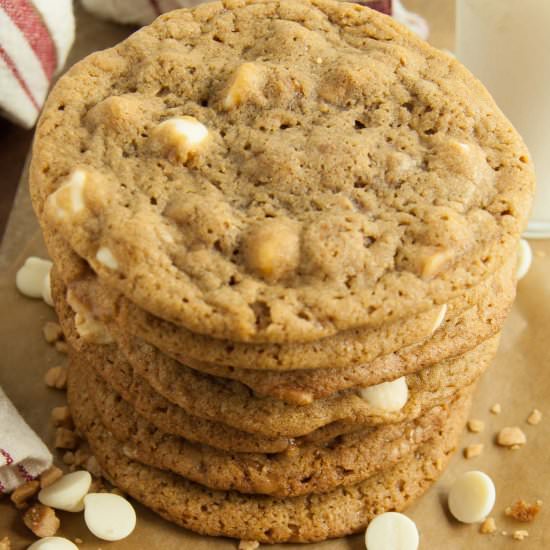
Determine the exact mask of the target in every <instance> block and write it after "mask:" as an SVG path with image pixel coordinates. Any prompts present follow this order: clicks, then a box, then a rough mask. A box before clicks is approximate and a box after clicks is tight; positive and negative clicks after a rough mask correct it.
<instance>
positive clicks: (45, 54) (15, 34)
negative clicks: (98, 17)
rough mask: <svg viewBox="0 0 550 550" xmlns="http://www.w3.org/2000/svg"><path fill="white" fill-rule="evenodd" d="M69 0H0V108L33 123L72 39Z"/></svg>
mask: <svg viewBox="0 0 550 550" xmlns="http://www.w3.org/2000/svg"><path fill="white" fill-rule="evenodd" d="M74 30H75V24H74V16H73V5H72V0H0V112H1V114H2V115H3V116H5V117H6V118H9V119H11V120H13V121H14V122H16V123H17V124H20V125H21V126H24V127H26V128H31V127H32V126H34V123H35V122H36V119H37V117H38V114H39V113H40V109H41V108H42V105H43V103H44V100H45V99H46V95H47V93H48V89H49V87H50V82H51V80H52V78H53V76H54V75H55V74H56V73H57V72H58V71H59V70H60V69H61V68H62V67H63V65H64V64H65V60H66V59H67V54H68V53H69V50H70V48H71V46H72V43H73V40H74Z"/></svg>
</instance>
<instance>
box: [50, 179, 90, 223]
mask: <svg viewBox="0 0 550 550" xmlns="http://www.w3.org/2000/svg"><path fill="white" fill-rule="evenodd" d="M86 179H87V174H86V172H85V171H84V170H80V169H78V170H75V171H74V172H73V173H72V174H71V175H70V176H69V177H68V179H67V181H66V182H65V183H63V184H62V185H61V186H60V187H59V188H58V189H57V190H56V191H54V192H53V193H52V194H51V195H50V196H49V197H48V199H47V201H46V208H47V209H48V212H50V213H51V214H52V215H53V216H54V217H56V218H57V219H66V218H68V217H70V216H74V215H76V214H78V213H79V212H81V211H82V210H84V208H85V203H84V186H85V185H86Z"/></svg>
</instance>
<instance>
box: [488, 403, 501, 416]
mask: <svg viewBox="0 0 550 550" xmlns="http://www.w3.org/2000/svg"><path fill="white" fill-rule="evenodd" d="M489 410H490V411H491V413H493V414H500V413H501V412H502V407H501V406H500V403H495V404H494V405H493V406H492V407H491V408H490V409H489Z"/></svg>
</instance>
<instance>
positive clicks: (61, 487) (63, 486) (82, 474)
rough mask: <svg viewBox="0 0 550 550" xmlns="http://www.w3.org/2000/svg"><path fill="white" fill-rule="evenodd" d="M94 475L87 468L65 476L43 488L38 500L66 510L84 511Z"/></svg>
mask: <svg viewBox="0 0 550 550" xmlns="http://www.w3.org/2000/svg"><path fill="white" fill-rule="evenodd" d="M91 484H92V476H91V475H90V474H89V472H86V471H85V470H79V471H78V472H73V473H71V474H67V475H65V476H63V477H62V478H61V479H59V480H58V481H56V482H55V483H53V484H52V485H50V486H49V487H46V488H45V489H42V490H41V491H40V493H38V500H39V501H40V502H41V503H42V504H44V505H46V506H51V507H52V508H56V509H58V510H65V511H66V512H82V510H84V500H83V499H84V497H85V496H86V493H87V492H88V491H89V490H90V485H91Z"/></svg>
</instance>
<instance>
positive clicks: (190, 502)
mask: <svg viewBox="0 0 550 550" xmlns="http://www.w3.org/2000/svg"><path fill="white" fill-rule="evenodd" d="M72 375H73V371H72V369H71V370H70V372H69V386H68V398H69V404H70V407H71V411H72V414H73V418H74V420H75V424H76V426H77V428H78V429H79V431H80V432H81V433H82V434H83V435H84V436H85V437H86V438H87V439H88V442H89V443H90V446H91V450H92V452H93V454H94V456H95V457H96V458H97V460H98V462H99V463H100V465H101V468H102V470H103V471H104V472H105V474H106V475H107V476H108V478H109V479H110V480H111V481H112V482H113V483H114V484H115V485H116V486H118V487H119V488H120V489H122V490H123V491H124V492H125V493H127V494H129V495H130V496H132V497H133V498H135V499H136V500H138V501H140V502H141V503H143V504H144V505H145V506H147V507H148V508H151V509H152V510H154V511H155V512H157V513H158V514H160V515H161V516H162V517H164V518H165V519H167V520H169V521H172V522H174V523H177V524H178V525H180V526H182V527H185V528H187V529H191V530H193V531H195V532H197V533H200V534H203V535H213V536H226V537H232V538H237V539H244V540H257V541H260V542H265V543H276V542H319V541H322V540H325V539H328V538H336V537H341V536H345V535H348V534H352V533H356V532H359V531H362V530H364V528H365V527H366V525H367V524H368V522H369V521H370V520H371V519H373V518H374V517H375V516H376V515H378V514H380V513H382V512H385V511H389V510H397V511H398V510H402V509H404V508H405V507H407V506H408V505H410V504H411V503H412V502H414V500H415V499H416V498H418V497H419V496H420V495H421V494H422V493H424V492H425V491H426V489H428V487H429V486H430V485H431V484H432V483H433V482H434V481H435V480H436V479H437V478H438V477H439V475H440V474H441V472H442V470H443V468H444V467H445V465H446V464H447V462H448V460H449V458H450V457H451V455H452V453H453V452H454V451H455V449H456V446H457V441H458V438H459V436H460V433H461V431H462V428H463V426H464V422H465V420H466V417H467V414H468V407H464V409H463V410H462V411H457V413H456V414H455V415H453V416H452V417H451V421H450V422H449V424H448V425H447V426H446V429H445V430H444V431H443V432H441V433H440V434H439V435H438V436H437V437H436V438H434V439H433V440H432V441H430V442H429V443H427V444H425V445H424V446H422V447H421V448H420V449H419V450H418V451H417V452H416V453H415V454H414V456H413V457H412V458H411V459H409V460H404V461H402V462H400V463H398V464H397V465H396V466H395V467H393V468H389V469H387V470H384V471H382V472H381V473H380V474H377V475H375V476H373V477H372V478H369V479H368V480H366V481H364V482H361V483H359V484H357V485H352V486H349V487H341V488H339V489H336V490H334V491H332V492H330V493H326V494H323V495H315V494H310V495H306V496H301V497H290V498H285V499H277V498H273V497H268V496H262V495H244V494H241V493H237V492H235V491H229V492H224V491H213V490H211V489H207V488H205V487H203V486H201V485H199V484H197V483H193V482H191V481H188V480H186V479H185V478H183V477H181V476H177V475H174V474H170V473H168V472H165V471H162V470H159V469H156V468H152V467H150V466H146V465H143V464H141V463H139V462H137V461H135V460H131V459H129V458H128V457H126V456H124V454H123V453H122V450H121V446H120V444H119V443H118V442H117V441H116V440H115V439H114V438H113V437H112V436H110V435H109V433H108V431H107V430H106V429H105V428H104V427H103V425H102V424H101V421H100V419H99V416H98V414H97V411H96V410H95V409H94V407H93V404H92V401H91V399H89V398H88V396H87V393H86V387H82V386H81V385H80V384H79V383H78V379H76V380H75V378H73V376H72Z"/></svg>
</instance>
